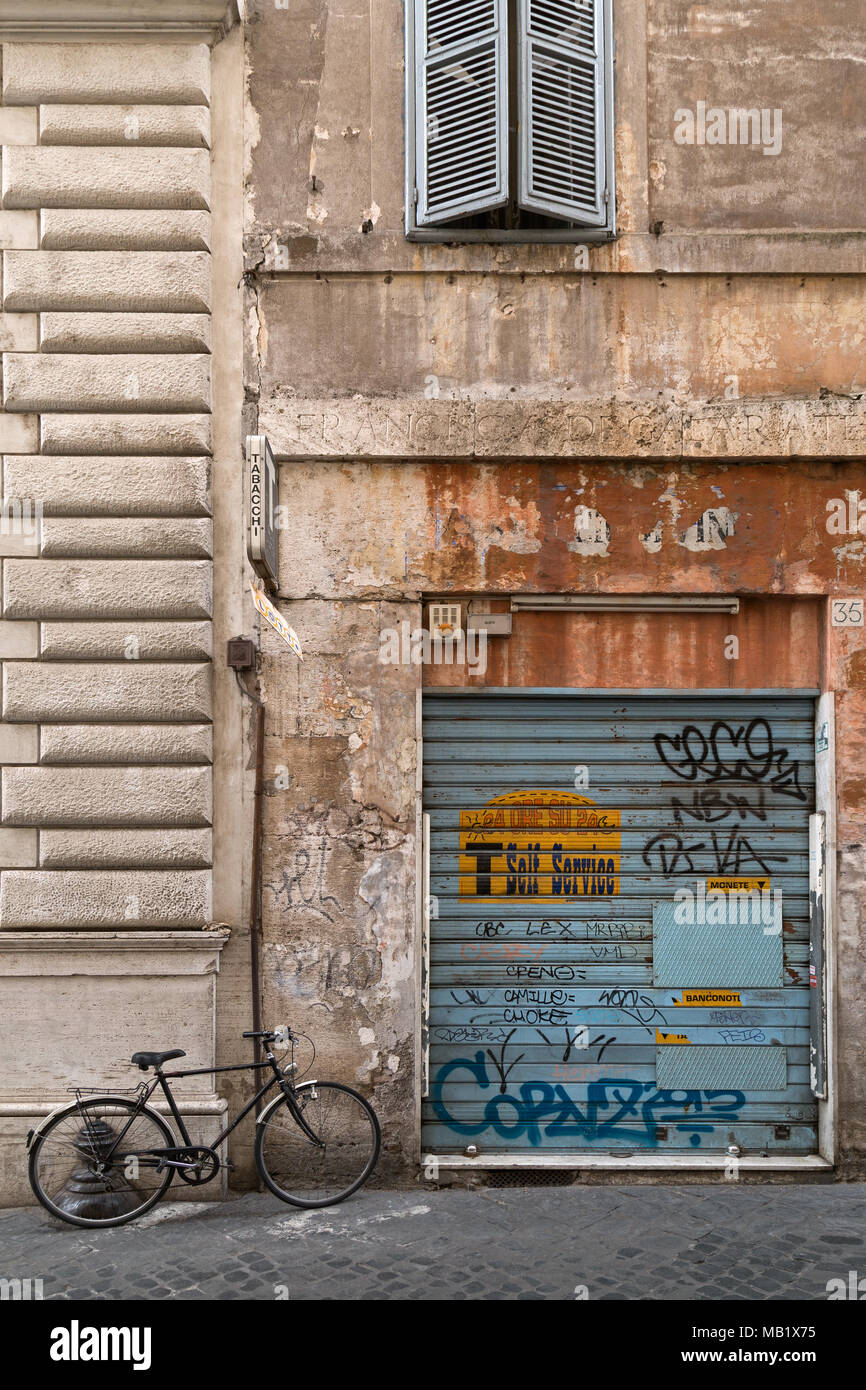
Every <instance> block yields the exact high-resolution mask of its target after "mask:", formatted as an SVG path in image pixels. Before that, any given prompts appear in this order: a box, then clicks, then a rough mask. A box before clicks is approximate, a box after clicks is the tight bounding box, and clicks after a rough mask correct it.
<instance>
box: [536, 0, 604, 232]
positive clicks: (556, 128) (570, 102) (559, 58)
mask: <svg viewBox="0 0 866 1390" xmlns="http://www.w3.org/2000/svg"><path fill="white" fill-rule="evenodd" d="M604 4H605V0H519V13H520V21H519V43H520V58H521V71H520V159H519V163H520V177H519V192H518V200H519V202H520V206H521V207H523V208H526V209H527V210H528V211H531V212H539V213H545V214H547V215H548V216H552V217H567V218H569V219H570V220H573V221H575V222H580V223H582V224H584V225H586V226H590V227H601V226H604V225H605V223H606V222H607V216H608V209H607V202H606V198H605V193H606V179H607V171H606V157H605V148H606V139H605V133H606V132H605V126H606V122H607V120H608V107H609V102H608V92H607V90H606V84H607V62H606V55H605V52H604V43H605V33H604V14H603V10H604Z"/></svg>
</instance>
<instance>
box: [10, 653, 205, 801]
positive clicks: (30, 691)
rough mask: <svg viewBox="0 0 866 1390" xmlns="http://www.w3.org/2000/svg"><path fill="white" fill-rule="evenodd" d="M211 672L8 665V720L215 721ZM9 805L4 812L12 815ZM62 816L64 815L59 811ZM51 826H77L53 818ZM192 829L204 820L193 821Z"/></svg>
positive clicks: (151, 666)
mask: <svg viewBox="0 0 866 1390" xmlns="http://www.w3.org/2000/svg"><path fill="white" fill-rule="evenodd" d="M210 713H211V668H210V666H206V665H199V664H193V663H192V662H189V663H187V664H186V665H171V664H169V663H168V662H159V663H149V662H137V661H128V662H125V663H124V664H122V665H121V664H119V663H118V664H114V663H110V662H94V663H93V664H92V665H90V664H88V665H85V664H71V663H70V664H66V663H62V664H61V663H60V662H38V661H31V662H24V661H21V662H19V661H7V662H6V663H5V665H4V668H3V718H4V719H8V720H12V721H14V722H18V721H31V720H33V721H36V720H40V721H41V720H51V721H56V722H58V723H67V722H70V723H71V722H77V721H78V720H96V721H99V720H105V721H115V720H124V721H127V720H128V721H130V722H137V721H139V720H140V721H142V722H150V721H154V722H158V723H162V722H166V723H170V722H172V721H174V720H178V719H190V720H202V719H209V718H210ZM6 809H7V808H6V806H5V803H4V813H5V811H6ZM58 814H60V812H58ZM46 819H47V821H48V823H49V824H52V823H57V824H64V823H65V824H70V823H71V824H76V823H77V822H76V820H75V818H73V820H72V821H71V822H69V821H64V820H63V819H61V820H60V821H59V822H57V821H55V820H54V817H52V816H48V817H47V818H46ZM187 823H188V824H191V825H197V824H202V822H200V821H196V820H192V821H189V822H187Z"/></svg>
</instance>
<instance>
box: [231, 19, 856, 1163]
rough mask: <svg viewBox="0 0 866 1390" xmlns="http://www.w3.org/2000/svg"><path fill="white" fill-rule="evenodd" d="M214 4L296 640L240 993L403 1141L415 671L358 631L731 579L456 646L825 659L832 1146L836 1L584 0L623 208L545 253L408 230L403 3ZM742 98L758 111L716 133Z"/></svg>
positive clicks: (284, 591)
mask: <svg viewBox="0 0 866 1390" xmlns="http://www.w3.org/2000/svg"><path fill="white" fill-rule="evenodd" d="M248 8H250V9H251V10H252V14H251V16H250V23H249V26H248V32H247V54H248V72H249V110H248V121H247V138H248V177H247V184H246V195H247V227H246V265H247V272H248V273H247V315H246V330H247V348H246V352H247V360H246V387H247V393H248V402H249V408H250V412H251V418H253V419H254V420H255V421H256V423H257V426H258V428H260V429H261V430H263V431H265V432H267V433H268V434H269V436H270V437H271V439H272V442H273V445H274V449H275V451H276V453H277V455H278V457H279V458H280V459H282V460H283V461H284V466H283V468H282V470H281V475H282V476H281V502H282V503H283V505H284V507H285V508H286V512H285V528H284V531H283V534H282V537H281V606H282V608H283V611H284V612H285V613H286V615H287V617H288V618H289V620H290V621H291V622H292V623H293V625H294V626H295V627H296V629H297V631H298V632H299V634H300V636H301V640H302V643H303V644H304V649H305V652H308V653H309V655H308V658H307V659H306V660H305V662H304V664H303V665H302V666H301V667H300V668H298V667H296V666H294V665H293V664H292V662H291V660H290V659H289V658H287V657H284V656H282V655H281V654H280V653H278V652H277V650H276V645H275V644H274V643H271V642H270V641H269V640H268V639H266V640H265V651H266V656H265V665H264V671H263V688H264V691H265V694H266V697H267V699H268V705H269V710H270V712H271V713H270V719H271V721H272V723H271V727H272V733H271V736H270V741H269V743H268V750H267V770H268V778H269V797H268V824H267V842H266V875H265V881H266V924H265V933H266V941H267V949H266V957H267V971H268V989H269V999H270V1000H271V1001H273V1006H274V1008H275V1009H276V1010H277V1011H278V1012H281V1011H285V1012H288V1013H290V1014H291V1015H292V1016H293V1017H299V1018H302V1019H304V1020H309V1022H310V1025H311V1029H310V1031H314V1032H315V1035H316V1037H317V1041H323V1040H325V1039H326V1040H327V1041H326V1044H325V1045H326V1050H327V1053H328V1057H329V1059H333V1061H334V1063H335V1065H338V1066H339V1068H340V1069H341V1070H342V1072H343V1073H344V1074H346V1075H351V1076H354V1077H355V1078H357V1079H358V1080H360V1081H362V1082H363V1083H365V1084H369V1085H370V1086H371V1088H372V1091H373V1094H374V1096H375V1099H376V1103H377V1105H378V1106H379V1108H380V1109H381V1110H382V1112H383V1115H384V1117H385V1119H386V1127H387V1128H388V1129H389V1137H390V1143H391V1153H392V1156H393V1158H394V1160H395V1162H396V1161H397V1155H398V1153H399V1151H400V1150H402V1152H403V1154H404V1155H408V1154H411V1153H412V1152H413V1150H414V1145H415V1141H416V1119H417V1116H416V1114H415V1113H414V1111H413V1108H412V1106H411V1104H410V1097H411V1096H412V1095H413V1073H414V1069H415V1066H416V1059H415V1057H414V1052H413V1041H414V1039H415V1036H416V1028H417V1020H418V1005H419V1001H418V996H417V992H416V988H415V984H416V977H417V970H418V962H417V952H416V951H415V942H416V930H417V926H416V889H417V867H416V843H415V834H416V813H417V805H416V773H417V758H416V751H415V744H414V740H415V703H414V701H415V687H416V686H417V685H418V684H419V682H420V679H421V677H420V673H419V671H418V668H416V667H411V666H409V667H401V666H391V665H384V664H382V663H381V661H379V660H378V658H377V653H378V650H379V645H380V640H381V633H382V631H383V630H384V629H386V628H392V629H395V628H397V629H398V628H399V627H400V624H401V623H402V622H408V623H409V624H410V625H411V626H412V627H414V626H416V625H418V624H420V621H421V614H422V612H423V609H422V606H421V605H422V603H423V600H424V599H425V597H430V596H436V595H440V596H447V595H449V594H451V595H465V596H470V595H474V596H476V597H482V598H483V597H484V596H488V597H489V596H495V595H499V596H507V595H509V594H512V593H520V592H527V591H529V592H531V591H540V592H559V591H562V592H571V591H586V592H591V593H613V592H617V593H660V592H664V593H672V594H678V593H708V594H709V593H737V594H741V595H744V596H746V597H745V601H744V604H743V608H742V611H741V613H740V615H739V616H738V617H737V618H715V617H714V618H706V617H702V618H697V617H696V618H693V619H692V618H690V619H670V618H658V619H655V618H653V619H649V618H647V619H644V618H641V619H636V618H626V617H622V618H618V619H616V620H610V619H602V618H595V617H593V618H590V617H586V616H575V617H569V618H564V617H559V618H555V617H543V618H539V617H536V616H532V617H530V616H528V615H526V616H524V615H515V624H514V633H513V636H512V637H511V638H510V639H501V641H499V645H497V640H498V639H494V640H493V642H492V646H491V657H490V661H491V665H490V668H489V672H488V676H487V677H486V679H488V680H489V681H490V682H491V683H494V684H496V683H498V682H500V681H501V682H502V683H504V684H507V683H512V682H513V683H515V684H538V685H570V684H573V685H576V686H579V685H581V684H588V685H599V686H600V685H611V686H616V685H626V686H627V685H630V684H633V685H634V686H635V688H640V687H641V686H642V685H657V686H658V685H671V686H677V687H680V688H689V687H693V686H701V685H704V686H707V685H718V686H722V687H724V686H726V685H730V686H732V687H738V686H748V685H753V686H762V685H766V686H773V685H778V686H789V687H792V686H793V687H797V686H805V685H810V684H812V683H815V684H817V685H818V686H820V687H821V688H824V689H834V690H835V691H836V692H837V717H838V729H837V733H838V745H837V782H838V793H839V820H838V830H839V909H840V911H839V944H840V982H839V984H840V996H839V998H840V1009H839V1029H840V1031H839V1042H840V1052H839V1059H840V1065H839V1076H840V1088H841V1089H840V1098H841V1107H842V1109H841V1123H840V1142H841V1148H842V1150H843V1152H844V1153H845V1154H846V1155H847V1156H848V1157H849V1158H851V1159H852V1161H862V1153H863V1151H864V1148H866V1129H864V1122H863V1119H862V1115H863V1113H864V1102H866V1090H864V1082H863V1075H864V1068H863V1060H864V1058H863V1053H862V1045H861V1043H860V1042H859V1040H858V1039H859V1037H860V1035H861V1034H862V1027H861V1026H860V1024H859V1022H858V1020H860V1019H862V1016H863V1012H864V1009H866V975H864V970H863V948H862V926H861V921H862V916H863V910H864V906H866V874H864V867H863V861H864V856H863V848H862V836H863V830H862V826H863V817H864V812H866V796H864V780H863V777H862V775H861V773H860V770H859V769H860V768H861V767H862V752H863V737H864V727H866V668H864V651H866V648H864V634H863V631H862V630H855V631H852V632H849V633H847V634H843V633H841V632H837V631H835V630H833V629H831V628H830V627H829V626H828V614H827V604H826V601H825V600H826V597H827V596H829V595H839V596H849V595H854V594H858V593H861V592H862V589H863V579H864V559H866V525H864V528H863V529H860V528H859V519H858V517H857V515H856V508H857V502H856V501H854V502H851V501H850V499H851V498H852V497H856V495H857V494H859V495H860V496H863V497H864V498H866V470H864V465H863V456H864V453H866V412H864V406H863V401H862V399H861V397H862V395H863V390H862V388H863V361H864V356H863V346H864V335H863V329H862V321H863V312H862V311H863V298H864V284H866V276H864V272H866V235H864V219H863V207H862V202H861V200H860V199H859V196H858V188H859V183H858V180H859V172H858V165H857V161H858V157H859V155H858V137H857V118H856V113H857V111H859V110H860V109H861V108H862V105H863V96H864V93H863V81H864V78H863V74H864V71H866V68H864V64H863V56H864V53H863V36H862V32H861V29H862V26H859V27H858V20H859V18H860V14H859V6H858V5H857V4H856V3H855V0H837V3H834V4H832V5H831V6H830V7H829V8H827V9H825V10H824V11H822V13H821V15H820V17H819V19H818V20H817V21H816V17H815V16H814V15H813V14H812V12H811V11H810V10H809V9H808V8H807V7H806V6H805V5H804V4H801V3H799V0H798V2H797V3H787V2H786V3H783V0H772V3H768V4H763V5H760V6H757V5H755V6H751V7H746V8H745V9H744V8H742V7H740V8H739V9H736V10H735V9H732V8H731V6H730V5H722V4H721V3H718V4H716V3H710V4H707V5H702V6H695V5H692V4H690V3H687V0H651V3H645V0H617V3H616V5H615V26H616V43H617V64H616V183H617V223H618V227H619V229H620V235H619V237H618V240H617V242H616V243H615V244H613V245H610V246H593V247H590V248H588V249H585V250H579V251H578V252H577V253H576V252H575V248H574V246H567V245H564V246H556V245H545V246H539V245H535V246H515V245H510V246H497V245H493V244H491V245H479V244H475V245H471V246H467V245H461V244H460V243H459V240H455V241H454V242H452V243H450V244H425V245H419V244H413V243H409V242H407V241H406V240H405V238H404V236H403V233H402V226H403V199H404V188H403V183H404V175H403V161H404V130H403V81H404V74H403V29H402V5H401V4H400V3H399V0H360V3H358V4H355V5H352V6H351V7H349V8H348V9H347V8H345V7H343V6H342V5H338V4H332V3H328V0H310V2H309V3H299V4H293V5H292V6H291V7H290V8H289V9H288V10H283V9H281V8H278V7H276V6H274V5H272V4H271V3H270V0H257V3H256V4H254V5H253V6H251V7H248ZM701 103H703V113H702V114H701V108H700V105H699V104H701ZM740 107H743V108H747V109H753V108H754V109H755V110H756V111H757V113H758V117H759V119H758V123H757V126H755V127H754V129H755V131H756V132H759V142H758V143H754V144H749V145H743V144H740V143H739V140H737V141H736V142H735V143H730V142H729V125H730V121H729V116H728V113H729V112H730V110H731V109H732V108H740ZM714 108H721V109H722V110H723V113H724V114H725V130H726V134H725V141H726V142H725V143H718V140H717V136H718V133H719V131H720V128H721V127H720V126H719V118H718V117H717V116H716V117H713V116H711V115H710V114H709V113H711V112H712V110H713V109H714ZM683 111H690V112H691V113H692V115H693V117H694V120H695V122H696V123H699V122H701V121H702V122H703V125H702V126H701V125H700V124H696V126H695V138H694V141H693V142H691V143H689V141H688V139H685V138H683V139H678V138H677V131H678V130H679V131H680V133H682V132H683V131H687V129H688V122H687V120H685V118H684V117H683V115H682V113H683ZM778 112H781V116H780V117H777V113H778ZM764 115H766V122H765V123H764V124H762V121H763V118H764ZM708 120H710V121H711V122H715V124H714V125H713V130H714V135H713V138H712V139H711V140H710V141H708V140H707V138H706V132H707V129H708V126H707V121H708ZM750 129H751V127H750ZM698 131H700V132H701V134H700V136H699V134H698ZM777 145H778V148H776V146H777ZM763 146H768V147H769V150H770V152H768V153H764V148H763ZM828 151H829V152H832V157H828ZM843 503H844V507H845V508H847V509H848V510H847V512H846V516H847V520H846V521H845V523H844V525H841V524H840V525H838V526H837V527H836V528H835V529H833V527H831V526H828V521H829V519H830V518H831V516H832V515H833V514H834V509H835V512H836V514H838V506H837V504H839V505H841V504H843ZM828 507H829V509H830V510H829V511H828ZM864 510H866V508H864ZM852 517H853V522H852ZM729 633H738V634H739V635H740V636H741V638H742V642H741V656H740V660H739V662H736V661H730V660H727V659H726V658H725V656H724V652H723V650H722V639H723V638H724V636H725V635H726V634H729ZM423 679H424V680H425V681H427V680H429V681H431V682H436V681H442V680H449V679H452V680H453V679H455V676H454V673H447V672H446V673H444V674H443V672H442V671H434V672H432V673H425V674H424V677H423ZM476 683H477V679H476ZM281 779H282V780H281ZM323 1070H325V1068H324V1067H323ZM858 1153H859V1154H860V1156H861V1158H860V1160H857V1155H858Z"/></svg>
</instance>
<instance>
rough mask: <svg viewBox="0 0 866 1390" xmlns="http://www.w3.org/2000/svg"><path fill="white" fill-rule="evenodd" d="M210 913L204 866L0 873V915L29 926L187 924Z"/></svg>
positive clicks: (6, 922) (11, 924) (15, 925)
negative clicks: (182, 869) (202, 867)
mask: <svg viewBox="0 0 866 1390" xmlns="http://www.w3.org/2000/svg"><path fill="white" fill-rule="evenodd" d="M210 915H211V875H210V872H209V870H207V869H192V870H189V869H187V870H185V871H183V872H180V871H178V870H174V869H168V870H159V869H123V870H116V871H112V870H101V869H65V870H63V871H62V872H58V871H56V870H51V869H34V870H26V869H10V870H8V871H6V872H4V873H3V874H2V875H0V921H2V923H3V926H4V928H6V929H7V930H13V931H14V930H21V929H31V928H34V927H60V928H67V927H85V928H86V927H123V928H125V929H127V930H134V929H135V928H141V927H175V928H187V929H188V928H190V927H199V926H203V925H204V924H205V923H206V922H207V921H208V920H209V919H210Z"/></svg>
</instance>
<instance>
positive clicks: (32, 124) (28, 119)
mask: <svg viewBox="0 0 866 1390" xmlns="http://www.w3.org/2000/svg"><path fill="white" fill-rule="evenodd" d="M38 143H39V107H38V106H0V145H37V144H38Z"/></svg>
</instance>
